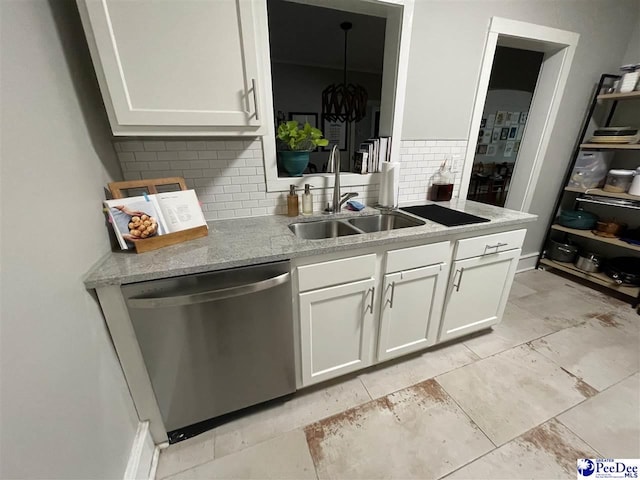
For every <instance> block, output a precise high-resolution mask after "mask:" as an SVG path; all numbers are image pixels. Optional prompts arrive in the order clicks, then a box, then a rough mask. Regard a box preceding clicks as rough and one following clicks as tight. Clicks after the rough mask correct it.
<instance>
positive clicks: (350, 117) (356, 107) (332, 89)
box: [322, 22, 368, 122]
mask: <svg viewBox="0 0 640 480" xmlns="http://www.w3.org/2000/svg"><path fill="white" fill-rule="evenodd" d="M352 27H353V25H352V24H351V22H343V23H341V24H340V28H341V29H342V30H344V72H343V77H342V83H338V84H335V83H334V84H332V85H329V86H328V87H327V88H325V89H324V90H323V91H322V115H323V118H324V119H326V120H328V121H330V122H359V121H360V120H362V119H363V118H364V117H365V115H366V113H367V96H368V95H367V91H366V90H365V89H364V87H363V86H361V85H354V84H353V83H347V34H348V33H349V30H351V28H352Z"/></svg>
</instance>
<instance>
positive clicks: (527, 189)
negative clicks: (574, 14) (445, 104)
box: [460, 17, 580, 212]
mask: <svg viewBox="0 0 640 480" xmlns="http://www.w3.org/2000/svg"><path fill="white" fill-rule="evenodd" d="M579 38H580V35H579V34H577V33H574V32H568V31H565V30H558V29H555V28H550V27H545V26H542V25H536V24H533V23H526V22H519V21H516V20H509V19H506V18H500V17H492V19H491V25H490V26H489V32H488V35H487V42H486V46H485V50H484V56H483V59H482V67H481V70H480V78H479V80H478V88H477V91H476V100H475V104H474V107H473V113H472V117H471V127H470V131H469V141H468V143H467V151H466V154H465V161H464V167H463V172H462V180H461V184H460V198H462V199H464V198H467V193H468V191H469V182H470V180H471V171H472V168H473V160H474V157H475V152H476V146H477V142H478V134H477V132H478V130H479V128H480V121H481V120H482V113H483V110H484V104H485V101H486V99H487V92H488V89H489V78H490V77H491V69H492V67H493V59H494V56H495V52H496V47H497V46H498V43H500V45H504V46H510V47H515V48H524V49H527V50H537V51H541V52H544V59H543V62H542V66H541V69H540V74H539V77H538V83H537V85H536V90H535V92H534V95H533V99H532V101H531V107H530V109H529V116H528V119H527V125H526V128H525V132H524V136H523V140H522V144H521V145H520V150H519V152H518V157H517V158H518V163H517V164H516V170H515V171H514V172H513V176H512V180H511V181H512V183H511V187H510V188H509V194H508V196H507V204H506V205H505V207H507V208H511V209H514V210H521V211H524V212H526V211H529V208H530V206H531V200H532V198H533V193H534V190H535V186H536V183H537V181H538V177H539V175H540V170H541V168H542V162H543V160H544V158H545V155H546V152H547V147H548V146H549V140H550V139H551V133H552V131H553V126H554V124H555V121H556V117H557V115H558V108H559V106H560V101H561V100H562V94H563V92H564V88H565V86H566V83H567V78H568V76H569V70H570V69H571V63H572V61H573V56H574V54H575V50H576V46H577V45H578V40H579ZM527 134H528V135H527ZM524 158H526V159H528V160H527V161H525V162H524V163H523V162H522V160H523V159H524Z"/></svg>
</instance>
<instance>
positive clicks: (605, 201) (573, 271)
mask: <svg viewBox="0 0 640 480" xmlns="http://www.w3.org/2000/svg"><path fill="white" fill-rule="evenodd" d="M619 78H620V76H618V75H610V74H604V75H602V76H601V77H600V81H599V82H598V85H597V87H596V90H595V92H594V95H593V97H592V99H591V104H590V106H589V110H588V113H587V116H586V118H585V121H584V125H583V127H582V131H581V132H580V136H579V137H578V141H577V142H576V147H575V149H574V152H573V157H572V159H571V162H570V164H569V166H568V168H567V171H566V173H565V176H564V181H563V184H562V185H563V187H562V188H563V189H562V191H560V193H559V195H558V198H557V200H556V204H555V208H554V212H555V213H556V215H554V217H553V218H552V220H551V221H550V222H549V225H548V227H547V235H546V237H545V240H544V244H543V245H542V248H541V249H540V251H541V254H540V256H539V257H538V264H537V267H538V268H539V267H540V266H541V265H544V266H545V267H548V268H551V269H556V270H559V271H562V272H564V273H567V274H569V275H572V276H575V277H578V278H581V279H583V280H587V281H589V282H592V283H594V284H597V285H601V286H604V287H607V288H608V289H610V290H612V291H616V292H619V293H622V294H624V295H627V296H629V297H632V298H633V302H632V304H633V306H634V307H637V306H638V304H640V287H634V286H621V285H617V284H616V283H614V282H613V280H611V279H610V278H609V277H607V276H606V275H605V274H603V273H587V272H583V271H582V270H579V269H578V268H576V267H575V266H574V265H573V264H571V263H565V262H557V261H554V260H551V259H548V258H545V256H544V255H545V247H546V245H547V244H548V241H549V239H550V237H551V236H552V235H553V234H554V233H555V235H556V236H557V235H558V234H564V235H565V237H571V236H573V237H579V238H585V239H588V240H589V241H595V242H600V243H602V244H603V245H610V246H613V247H615V248H620V249H621V252H622V253H621V256H622V255H633V256H636V255H639V254H640V246H639V245H633V244H631V243H627V242H625V241H623V240H620V239H619V238H610V237H602V236H598V235H595V234H594V233H592V232H591V231H590V230H577V229H574V228H567V227H564V226H562V225H558V224H556V223H555V217H556V216H557V213H558V212H559V209H560V206H561V204H562V202H563V201H564V200H565V199H566V197H565V195H569V194H570V195H576V197H575V199H574V202H575V203H574V204H575V205H576V206H578V205H580V204H597V205H603V206H606V207H611V208H624V209H632V210H640V197H637V196H633V195H629V194H628V193H611V192H605V191H604V190H602V189H598V188H593V189H588V190H584V189H580V188H574V187H569V186H567V185H568V183H569V179H570V178H571V173H572V172H573V168H574V165H575V163H576V160H577V158H578V155H579V154H580V151H581V150H627V151H628V150H638V151H640V144H599V143H585V136H586V134H587V131H588V129H589V122H590V120H591V117H592V116H593V114H594V112H595V110H596V107H597V105H598V103H599V102H611V105H610V109H609V111H608V114H607V118H606V122H605V125H604V126H606V127H608V126H609V125H610V124H611V120H612V119H613V116H614V114H615V111H616V107H617V104H618V102H619V101H621V100H640V91H636V92H631V93H607V94H601V93H599V92H601V91H603V89H605V88H606V87H608V86H610V85H611V84H612V83H613V82H614V81H615V80H617V79H619ZM638 163H639V164H640V159H639V162H638ZM638 313H640V311H639V312H638Z"/></svg>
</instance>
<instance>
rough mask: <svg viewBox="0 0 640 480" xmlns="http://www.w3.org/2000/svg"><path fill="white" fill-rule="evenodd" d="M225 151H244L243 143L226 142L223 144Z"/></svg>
mask: <svg viewBox="0 0 640 480" xmlns="http://www.w3.org/2000/svg"><path fill="white" fill-rule="evenodd" d="M224 148H225V149H226V150H244V142H243V141H242V140H227V141H225V142H224Z"/></svg>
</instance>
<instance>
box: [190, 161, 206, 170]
mask: <svg viewBox="0 0 640 480" xmlns="http://www.w3.org/2000/svg"><path fill="white" fill-rule="evenodd" d="M189 168H200V169H202V168H209V160H190V161H189Z"/></svg>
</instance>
